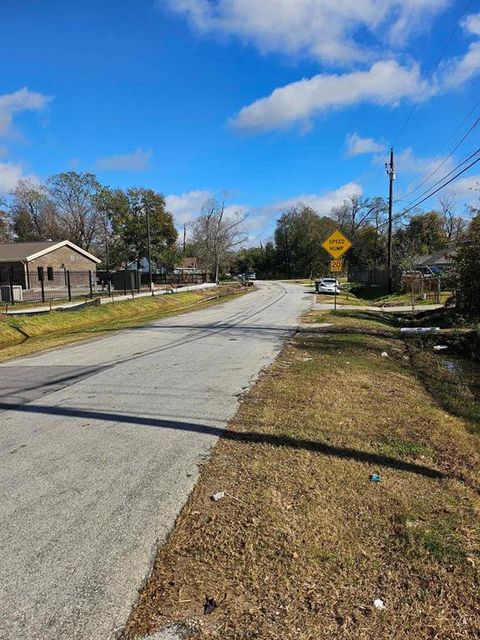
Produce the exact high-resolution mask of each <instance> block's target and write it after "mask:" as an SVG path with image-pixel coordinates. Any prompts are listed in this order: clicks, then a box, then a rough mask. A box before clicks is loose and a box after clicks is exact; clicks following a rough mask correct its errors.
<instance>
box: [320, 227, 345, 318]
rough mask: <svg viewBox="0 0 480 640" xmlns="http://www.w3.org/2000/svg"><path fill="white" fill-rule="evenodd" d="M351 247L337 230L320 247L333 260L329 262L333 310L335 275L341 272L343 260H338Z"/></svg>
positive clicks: (335, 304)
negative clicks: (332, 284)
mask: <svg viewBox="0 0 480 640" xmlns="http://www.w3.org/2000/svg"><path fill="white" fill-rule="evenodd" d="M351 246H352V243H351V242H350V240H349V239H348V238H347V237H345V236H344V235H343V233H342V232H341V231H340V230H339V229H336V230H335V231H334V232H333V233H331V234H330V235H329V236H328V238H327V239H326V240H324V241H323V242H322V247H323V248H324V249H325V250H326V251H328V253H329V254H330V255H331V256H332V258H333V260H330V271H331V273H334V274H335V298H334V302H333V308H334V309H335V310H336V309H337V273H339V272H341V271H343V260H340V258H341V256H343V254H344V253H345V252H347V251H348V250H349V249H350V247H351Z"/></svg>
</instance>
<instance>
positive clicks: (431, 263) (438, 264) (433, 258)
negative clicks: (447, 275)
mask: <svg viewBox="0 0 480 640" xmlns="http://www.w3.org/2000/svg"><path fill="white" fill-rule="evenodd" d="M456 253H457V246H456V245H454V244H450V245H447V246H446V247H444V248H443V249H439V250H438V251H435V252H434V253H431V254H429V255H426V256H417V258H416V259H415V269H416V270H417V271H420V272H421V273H424V274H428V273H442V271H445V270H447V269H449V268H450V267H451V266H452V265H453V260H454V258H455V255H456Z"/></svg>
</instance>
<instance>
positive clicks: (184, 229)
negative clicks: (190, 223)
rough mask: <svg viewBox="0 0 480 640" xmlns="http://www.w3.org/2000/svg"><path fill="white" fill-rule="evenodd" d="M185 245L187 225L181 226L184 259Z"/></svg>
mask: <svg viewBox="0 0 480 640" xmlns="http://www.w3.org/2000/svg"><path fill="white" fill-rule="evenodd" d="M186 244H187V225H186V224H184V225H183V256H184V257H185V247H186Z"/></svg>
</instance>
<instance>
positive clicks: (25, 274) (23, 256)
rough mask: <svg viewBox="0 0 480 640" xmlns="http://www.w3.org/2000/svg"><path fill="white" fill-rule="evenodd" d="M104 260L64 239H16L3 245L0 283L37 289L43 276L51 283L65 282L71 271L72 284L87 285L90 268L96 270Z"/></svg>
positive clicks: (61, 284) (1, 245) (0, 258)
mask: <svg viewBox="0 0 480 640" xmlns="http://www.w3.org/2000/svg"><path fill="white" fill-rule="evenodd" d="M100 262H101V260H100V259H99V258H97V257H95V256H94V255H92V254H91V253H89V252H88V251H85V250H84V249H81V248H80V247H77V245H75V244H73V242H70V241H69V240H62V241H61V242H15V243H10V244H0V282H3V283H6V282H9V279H10V277H11V276H13V284H16V285H21V286H22V288H23V289H35V288H37V287H38V284H39V281H40V280H41V279H42V278H43V280H44V282H45V283H48V284H49V285H52V286H56V285H58V286H63V285H64V284H65V277H66V272H67V271H69V272H70V279H71V284H72V286H87V285H88V283H89V274H88V272H89V271H93V272H95V271H96V268H97V264H99V263H100Z"/></svg>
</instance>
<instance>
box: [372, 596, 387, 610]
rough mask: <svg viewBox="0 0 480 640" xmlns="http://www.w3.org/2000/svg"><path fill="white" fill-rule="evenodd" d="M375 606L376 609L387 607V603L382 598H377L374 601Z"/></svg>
mask: <svg viewBox="0 0 480 640" xmlns="http://www.w3.org/2000/svg"><path fill="white" fill-rule="evenodd" d="M373 606H374V607H375V609H385V603H384V601H383V600H382V599H381V598H377V599H376V600H374V601H373Z"/></svg>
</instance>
